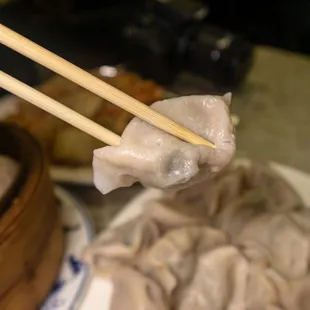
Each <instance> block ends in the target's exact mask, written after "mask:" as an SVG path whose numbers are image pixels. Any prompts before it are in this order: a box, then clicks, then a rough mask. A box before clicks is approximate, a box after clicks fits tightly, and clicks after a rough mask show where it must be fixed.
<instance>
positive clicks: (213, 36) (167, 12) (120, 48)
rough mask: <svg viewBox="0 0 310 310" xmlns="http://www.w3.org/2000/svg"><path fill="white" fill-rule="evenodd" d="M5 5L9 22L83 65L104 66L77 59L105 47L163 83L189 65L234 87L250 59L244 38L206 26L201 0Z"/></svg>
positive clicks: (24, 0)
mask: <svg viewBox="0 0 310 310" xmlns="http://www.w3.org/2000/svg"><path fill="white" fill-rule="evenodd" d="M26 3H27V5H26ZM23 4H24V7H22V5H23ZM18 6H19V8H18ZM6 11H7V12H9V13H8V15H7V18H6V21H5V22H4V24H6V25H7V26H9V27H11V28H13V29H14V30H16V31H18V32H20V33H21V34H23V35H25V36H27V37H28V38H30V39H32V40H34V41H35V42H37V43H38V44H41V45H43V46H44V47H46V48H48V49H50V50H51V51H53V52H55V53H56V54H58V55H60V56H62V57H64V58H66V59H68V60H69V61H71V62H74V63H75V64H77V65H79V66H82V67H84V68H87V67H88V68H90V67H94V66H97V65H102V64H107V61H106V59H105V57H102V59H101V62H98V61H100V57H91V56H90V57H89V56H88V57H86V58H87V59H88V61H89V63H87V64H84V63H83V62H82V61H80V60H79V59H77V58H78V57H77V55H79V54H82V55H83V56H84V58H85V55H87V54H88V55H92V54H96V55H98V54H100V53H103V51H104V54H105V55H106V54H110V55H112V54H113V55H114V56H115V57H114V58H115V59H117V61H119V62H123V63H126V64H128V67H129V68H130V69H132V70H134V71H137V72H138V73H140V74H141V75H143V76H145V77H147V78H151V79H155V80H157V81H158V82H160V83H162V84H165V85H168V84H171V83H173V82H174V80H175V79H176V77H177V76H178V74H179V73H180V72H181V71H184V70H185V71H189V72H191V73H193V74H196V75H200V76H202V77H205V78H207V79H209V80H211V81H212V82H213V83H214V84H215V86H216V88H217V89H222V88H229V89H231V88H233V87H236V86H238V85H239V84H240V82H242V80H243V78H244V76H245V74H246V72H247V71H248V69H249V67H250V64H251V60H252V47H251V46H250V45H249V44H248V43H247V42H246V41H245V40H244V39H243V38H241V37H239V36H236V35H233V34H232V33H229V32H227V31H224V30H221V29H215V28H213V27H210V26H208V24H207V23H206V22H207V20H208V7H207V6H206V5H204V4H203V3H202V2H201V1H200V0H170V1H164V2H161V1H159V0H158V1H157V0H149V1H148V0H136V1H132V2H130V4H128V2H125V1H122V0H118V1H116V2H115V1H107V2H100V1H97V0H91V1H83V0H61V1H60V0H56V1H54V2H51V1H47V0H20V2H19V4H15V5H12V6H11V8H10V9H7V10H6ZM16 12H18V13H16ZM0 16H5V15H4V14H3V13H1V14H0ZM17 16H18V17H17ZM12 19H14V20H15V22H16V24H15V25H12ZM55 42H58V45H57V46H56V45H55V44H54V43H55ZM65 46H66V49H64V48H63V47H65ZM83 56H82V57H83ZM82 57H81V58H82ZM91 61H92V63H91V64H90V62H91Z"/></svg>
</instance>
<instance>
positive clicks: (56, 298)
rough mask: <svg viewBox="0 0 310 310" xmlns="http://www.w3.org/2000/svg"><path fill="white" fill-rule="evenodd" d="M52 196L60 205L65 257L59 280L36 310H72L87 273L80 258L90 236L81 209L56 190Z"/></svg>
mask: <svg viewBox="0 0 310 310" xmlns="http://www.w3.org/2000/svg"><path fill="white" fill-rule="evenodd" d="M55 193H56V196H57V197H58V199H59V200H60V202H61V217H62V223H63V230H64V234H65V253H64V258H63V263H62V266H61V270H60V273H59V277H58V279H57V281H56V283H55V284H54V286H53V288H52V291H51V293H50V295H49V297H48V298H47V300H46V301H45V303H44V304H43V305H42V307H41V308H40V310H72V309H73V308H74V305H75V303H76V301H77V299H78V297H80V295H81V294H82V293H83V289H84V288H85V286H86V283H87V279H88V275H89V271H88V268H87V266H86V265H85V264H84V263H83V262H82V261H81V259H80V258H81V255H82V252H83V250H84V248H85V247H86V246H87V245H88V244H89V243H90V242H91V240H92V239H93V236H94V232H93V229H92V226H91V224H90V221H89V218H88V216H87V215H86V213H85V208H84V207H83V205H82V204H81V203H80V202H78V201H77V200H76V199H75V198H74V197H73V196H72V195H71V194H69V193H68V192H67V191H65V190H64V189H62V188H60V187H56V189H55Z"/></svg>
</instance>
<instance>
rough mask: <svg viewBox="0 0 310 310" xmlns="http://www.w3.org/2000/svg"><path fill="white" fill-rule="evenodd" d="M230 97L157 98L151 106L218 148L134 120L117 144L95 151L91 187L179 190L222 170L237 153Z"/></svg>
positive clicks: (104, 192) (102, 190) (109, 189)
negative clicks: (196, 142) (159, 99)
mask: <svg viewBox="0 0 310 310" xmlns="http://www.w3.org/2000/svg"><path fill="white" fill-rule="evenodd" d="M230 101H231V94H226V95H224V96H223V97H221V96H188V97H180V98H173V99H168V100H164V101H159V102H155V103H154V104H153V105H152V108H153V109H154V110H156V111H158V112H160V113H161V114H163V115H165V116H167V117H168V118H170V119H172V120H173V121H175V122H177V123H179V124H180V125H182V126H184V127H186V128H188V129H190V130H191V131H193V132H194V133H196V134H198V135H199V136H201V137H203V138H205V139H206V140H208V141H210V142H212V143H214V144H215V145H216V149H212V148H211V147H207V146H203V145H192V144H189V143H186V142H184V141H181V140H180V139H178V138H176V137H174V136H172V135H170V134H168V133H166V132H164V131H162V130H160V129H158V128H156V127H154V126H152V125H150V124H148V123H146V122H145V121H143V120H141V119H138V118H134V119H133V120H132V121H131V122H130V123H129V125H128V126H127V127H126V129H125V131H124V133H123V135H122V140H121V145H120V146H116V147H115V146H107V147H103V148H101V149H97V150H95V151H94V158H93V169H94V183H95V186H96V187H97V189H98V190H99V191H101V192H102V193H103V194H107V193H109V192H111V191H113V190H115V189H117V188H119V187H129V186H131V185H132V184H134V183H135V182H138V181H139V182H140V183H141V184H142V185H144V186H146V187H154V188H160V189H171V188H173V189H179V188H182V187H187V186H189V185H191V184H193V183H196V182H199V181H202V180H204V179H207V178H208V177H210V175H211V174H213V173H215V172H218V171H220V170H221V169H222V168H224V167H225V166H226V165H228V164H229V162H230V161H231V159H232V157H233V155H234V153H235V134H234V127H233V125H232V122H231V117H230V113H229V105H230Z"/></svg>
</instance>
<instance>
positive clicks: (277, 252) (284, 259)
mask: <svg viewBox="0 0 310 310" xmlns="http://www.w3.org/2000/svg"><path fill="white" fill-rule="evenodd" d="M84 258H85V261H86V262H87V263H88V264H90V265H91V266H92V267H93V269H94V270H95V271H97V272H100V274H104V275H105V276H106V277H107V278H109V279H110V281H111V282H112V283H113V287H114V290H113V296H112V301H111V310H123V309H126V310H138V309H139V310H170V309H173V310H308V309H310V273H309V262H310V211H309V210H308V209H307V208H306V207H305V206H304V204H303V202H302V200H301V198H300V197H299V195H298V194H297V193H296V192H295V190H294V189H293V188H292V187H291V186H290V185H289V184H288V183H287V182H286V181H285V180H284V179H282V178H281V177H280V176H279V175H278V174H277V173H276V172H275V171H273V170H272V169H271V168H270V167H269V166H268V165H264V164H258V163H250V164H249V165H235V164H231V165H229V166H228V167H227V168H225V169H224V170H223V171H221V172H219V173H218V174H217V175H215V177H214V178H213V179H212V180H207V181H204V182H202V183H200V184H199V185H196V186H193V187H189V188H187V189H184V190H181V191H179V192H175V193H169V194H167V195H166V197H164V198H162V199H160V200H158V201H149V202H148V203H147V204H146V205H145V209H144V211H143V213H142V215H140V216H139V217H137V218H135V219H133V220H131V221H130V222H127V223H126V224H123V225H121V226H118V227H116V228H115V229H113V230H109V231H107V232H104V233H103V234H101V235H100V236H99V237H98V238H97V240H96V241H95V242H94V243H93V244H92V245H91V246H90V247H89V248H88V249H87V250H86V252H85V256H84Z"/></svg>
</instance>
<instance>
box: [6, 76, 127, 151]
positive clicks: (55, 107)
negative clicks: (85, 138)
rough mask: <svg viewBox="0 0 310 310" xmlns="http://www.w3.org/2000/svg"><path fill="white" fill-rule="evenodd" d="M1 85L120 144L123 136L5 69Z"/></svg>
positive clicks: (106, 139) (113, 143)
mask: <svg viewBox="0 0 310 310" xmlns="http://www.w3.org/2000/svg"><path fill="white" fill-rule="evenodd" d="M0 87H2V88H3V89H5V90H7V91H8V92H10V93H12V94H14V95H16V96H18V97H20V98H22V99H24V100H26V101H28V102H30V103H32V104H34V105H35V106H37V107H38V108H41V109H43V110H45V111H46V112H48V113H50V114H52V115H54V116H56V117H58V118H60V119H61V120H63V121H65V122H67V123H69V124H70V125H72V126H75V127H76V128H78V129H80V130H82V131H84V132H86V133H87V134H89V135H91V136H93V137H94V138H96V139H98V140H101V141H103V142H104V143H106V144H108V145H113V146H117V145H119V144H120V141H121V137H120V136H118V135H116V134H115V133H113V132H112V131H110V130H108V129H106V128H104V127H102V126H100V125H98V124H97V123H95V122H93V121H92V120H90V119H88V118H87V117H85V116H83V115H81V114H79V113H77V112H76V111H73V110H71V109H69V108H68V107H66V106H65V105H63V104H61V103H59V102H57V101H56V100H54V99H52V98H49V97H48V96H46V95H44V94H42V93H40V92H39V91H37V90H35V89H34V88H32V87H30V86H28V85H26V84H24V83H22V82H21V81H19V80H16V79H15V78H13V77H12V76H10V75H8V74H6V73H4V72H3V71H0Z"/></svg>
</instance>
